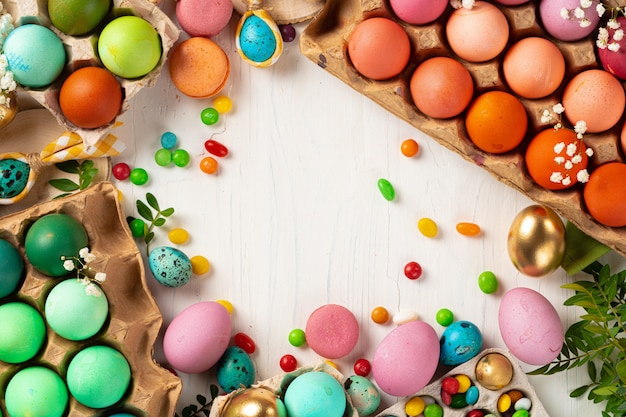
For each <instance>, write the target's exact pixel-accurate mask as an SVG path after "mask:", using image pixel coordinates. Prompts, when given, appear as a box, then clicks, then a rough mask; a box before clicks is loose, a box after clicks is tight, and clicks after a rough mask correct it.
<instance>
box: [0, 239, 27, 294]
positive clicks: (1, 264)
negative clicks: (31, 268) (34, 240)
mask: <svg viewBox="0 0 626 417" xmlns="http://www.w3.org/2000/svg"><path fill="white" fill-rule="evenodd" d="M0 271H2V275H0V298H4V297H6V296H8V295H11V294H13V293H14V292H15V291H16V290H17V289H18V286H19V284H20V282H21V280H22V274H23V272H24V260H23V259H22V256H21V255H20V253H19V252H18V251H17V249H16V248H15V247H14V246H13V245H12V244H10V243H9V242H7V241H6V240H4V239H0Z"/></svg>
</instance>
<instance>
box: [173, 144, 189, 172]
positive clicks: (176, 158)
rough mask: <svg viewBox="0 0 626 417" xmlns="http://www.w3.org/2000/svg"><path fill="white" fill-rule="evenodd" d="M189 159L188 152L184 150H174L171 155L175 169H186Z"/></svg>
mask: <svg viewBox="0 0 626 417" xmlns="http://www.w3.org/2000/svg"><path fill="white" fill-rule="evenodd" d="M190 159H191V157H190V156H189V152H187V151H186V150H184V149H176V150H175V151H174V153H173V154H172V162H174V165H176V166H177V167H181V168H183V167H186V166H187V165H188V164H189V160H190Z"/></svg>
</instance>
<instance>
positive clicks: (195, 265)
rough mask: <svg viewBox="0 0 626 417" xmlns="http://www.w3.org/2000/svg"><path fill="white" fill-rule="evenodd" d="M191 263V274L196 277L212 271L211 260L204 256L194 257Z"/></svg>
mask: <svg viewBox="0 0 626 417" xmlns="http://www.w3.org/2000/svg"><path fill="white" fill-rule="evenodd" d="M189 261H190V262H191V272H193V273H194V274H196V275H204V274H206V273H207V272H209V270H210V269H211V264H210V263H209V260H208V259H207V258H205V257H204V256H202V255H196V256H192V257H191V259H190V260H189Z"/></svg>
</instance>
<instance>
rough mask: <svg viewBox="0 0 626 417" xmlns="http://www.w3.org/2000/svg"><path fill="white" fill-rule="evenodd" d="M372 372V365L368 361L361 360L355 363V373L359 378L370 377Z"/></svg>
mask: <svg viewBox="0 0 626 417" xmlns="http://www.w3.org/2000/svg"><path fill="white" fill-rule="evenodd" d="M371 371H372V365H371V364H370V361H368V360H367V359H364V358H361V359H359V360H357V361H356V362H355V363H354V373H355V374H357V375H359V376H368V375H369V373H370V372H371Z"/></svg>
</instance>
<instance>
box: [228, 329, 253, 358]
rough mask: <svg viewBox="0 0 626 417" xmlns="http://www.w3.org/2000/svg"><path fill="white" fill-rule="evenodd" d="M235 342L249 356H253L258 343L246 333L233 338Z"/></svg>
mask: <svg viewBox="0 0 626 417" xmlns="http://www.w3.org/2000/svg"><path fill="white" fill-rule="evenodd" d="M233 342H234V343H235V345H236V346H239V347H240V348H242V349H243V350H244V351H245V352H246V353H247V354H249V355H252V354H253V353H254V352H255V351H256V343H254V340H252V338H251V337H250V336H248V335H247V334H245V333H237V334H235V336H233Z"/></svg>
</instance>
